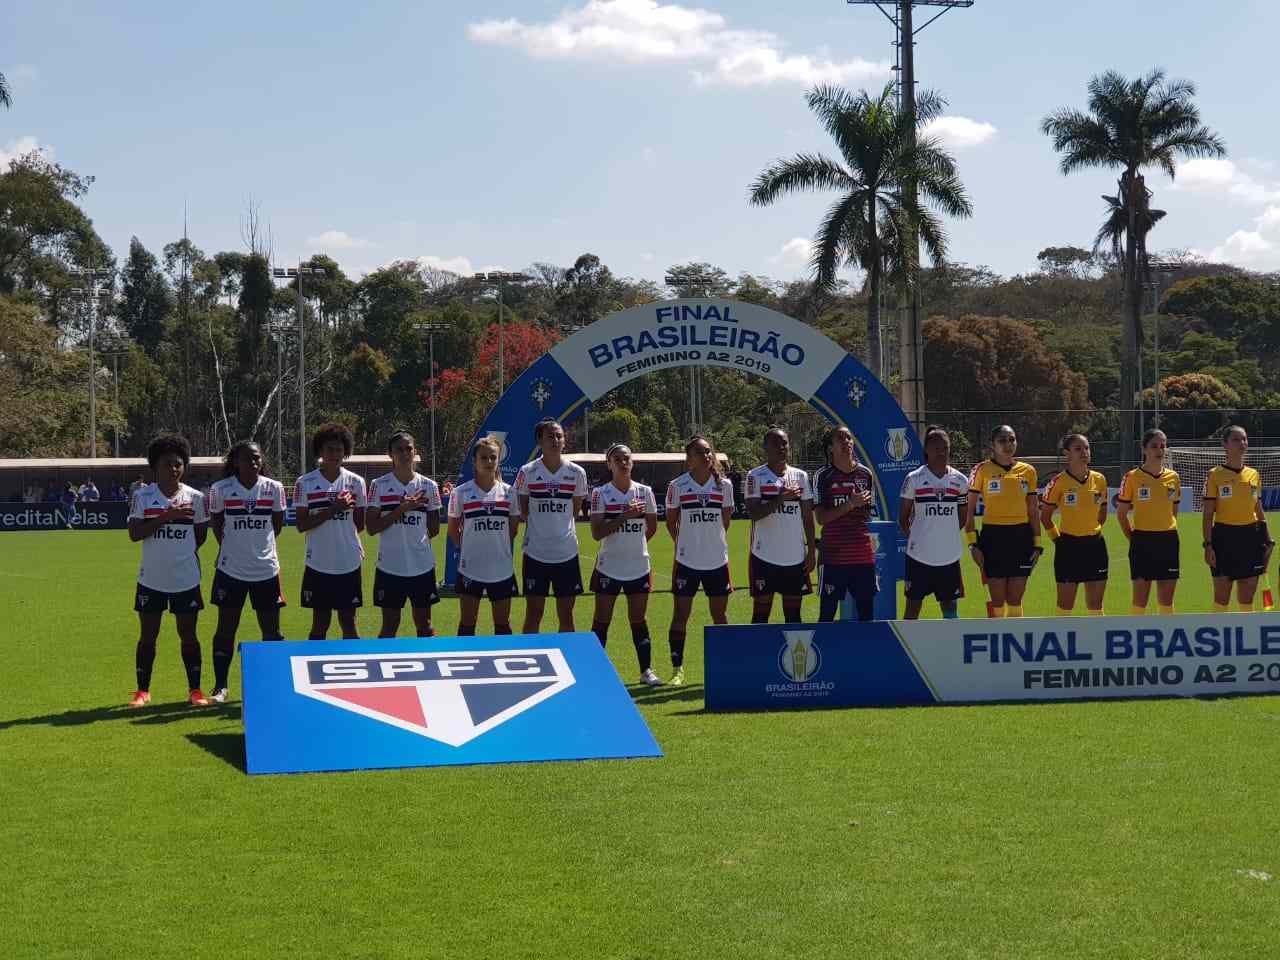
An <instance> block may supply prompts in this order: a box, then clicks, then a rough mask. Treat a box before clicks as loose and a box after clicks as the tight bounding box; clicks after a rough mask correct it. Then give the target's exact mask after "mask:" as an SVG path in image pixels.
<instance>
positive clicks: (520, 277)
mask: <svg viewBox="0 0 1280 960" xmlns="http://www.w3.org/2000/svg"><path fill="white" fill-rule="evenodd" d="M532 280H533V277H531V276H529V274H527V273H508V272H507V271H504V270H490V271H489V272H488V273H477V274H475V275H473V276H472V278H471V282H472V283H473V284H475V285H476V286H479V287H483V288H485V289H487V290H493V291H495V292H496V293H497V294H498V396H502V391H503V390H505V389H506V388H507V371H506V358H505V349H504V346H503V340H504V339H505V337H504V336H503V332H502V294H503V291H504V290H505V289H506V287H507V284H510V283H514V284H515V285H516V286H523V285H524V284H526V283H529V282H530V281H532Z"/></svg>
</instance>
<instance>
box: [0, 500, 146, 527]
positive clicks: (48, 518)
mask: <svg viewBox="0 0 1280 960" xmlns="http://www.w3.org/2000/svg"><path fill="white" fill-rule="evenodd" d="M128 520H129V501H127V500H98V501H94V502H91V503H76V504H72V505H71V506H69V507H64V506H63V505H62V504H61V503H58V502H56V501H54V502H43V503H0V531H4V530H123V529H125V527H127V526H128V525H129V523H128Z"/></svg>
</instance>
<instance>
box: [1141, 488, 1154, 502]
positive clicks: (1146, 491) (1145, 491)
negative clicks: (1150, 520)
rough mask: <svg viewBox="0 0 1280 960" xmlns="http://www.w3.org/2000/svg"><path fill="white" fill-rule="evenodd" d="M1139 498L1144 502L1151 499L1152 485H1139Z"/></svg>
mask: <svg viewBox="0 0 1280 960" xmlns="http://www.w3.org/2000/svg"><path fill="white" fill-rule="evenodd" d="M1138 499H1139V500H1141V501H1143V502H1144V503H1145V502H1146V501H1147V500H1150V499H1151V488H1150V487H1139V488H1138Z"/></svg>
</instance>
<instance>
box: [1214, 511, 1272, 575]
mask: <svg viewBox="0 0 1280 960" xmlns="http://www.w3.org/2000/svg"><path fill="white" fill-rule="evenodd" d="M1265 534H1266V531H1265V530H1264V529H1263V526H1262V524H1260V523H1246V524H1242V525H1238V526H1232V525H1228V524H1225V523H1215V524H1214V525H1213V533H1212V534H1211V535H1210V537H1209V542H1210V543H1212V544H1213V553H1214V559H1215V560H1217V561H1218V563H1217V566H1215V567H1212V568H1210V572H1211V573H1212V574H1213V576H1215V577H1226V578H1227V579H1228V580H1248V579H1250V578H1252V577H1260V576H1262V570H1263V561H1264V560H1265V559H1266V556H1267V548H1266V547H1265V546H1264V545H1263V544H1264V543H1265V542H1266V540H1267V537H1266V535H1265Z"/></svg>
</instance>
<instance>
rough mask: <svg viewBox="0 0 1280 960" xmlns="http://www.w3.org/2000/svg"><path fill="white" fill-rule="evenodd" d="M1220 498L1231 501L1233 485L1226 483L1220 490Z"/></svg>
mask: <svg viewBox="0 0 1280 960" xmlns="http://www.w3.org/2000/svg"><path fill="white" fill-rule="evenodd" d="M1218 496H1219V497H1222V498H1223V499H1226V500H1229V499H1231V484H1229V483H1226V484H1223V485H1222V486H1220V487H1219V488H1218Z"/></svg>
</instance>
